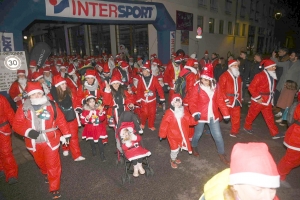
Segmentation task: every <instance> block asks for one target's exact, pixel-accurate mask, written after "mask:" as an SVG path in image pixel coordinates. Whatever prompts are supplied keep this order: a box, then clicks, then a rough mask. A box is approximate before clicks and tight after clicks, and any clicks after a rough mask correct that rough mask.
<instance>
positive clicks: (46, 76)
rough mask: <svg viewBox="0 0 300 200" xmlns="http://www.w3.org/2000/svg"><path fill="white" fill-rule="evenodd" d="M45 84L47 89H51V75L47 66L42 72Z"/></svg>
mask: <svg viewBox="0 0 300 200" xmlns="http://www.w3.org/2000/svg"><path fill="white" fill-rule="evenodd" d="M41 71H42V72H43V76H44V80H45V83H46V85H47V87H48V88H49V89H51V87H52V73H51V69H50V67H49V66H46V67H44V68H43V69H42V70H41Z"/></svg>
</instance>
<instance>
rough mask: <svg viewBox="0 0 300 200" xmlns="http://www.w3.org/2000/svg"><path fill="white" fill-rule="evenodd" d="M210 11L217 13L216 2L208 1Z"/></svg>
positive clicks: (214, 0) (215, 0) (213, 0)
mask: <svg viewBox="0 0 300 200" xmlns="http://www.w3.org/2000/svg"><path fill="white" fill-rule="evenodd" d="M210 10H212V11H218V0H210Z"/></svg>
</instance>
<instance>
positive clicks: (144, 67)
mask: <svg viewBox="0 0 300 200" xmlns="http://www.w3.org/2000/svg"><path fill="white" fill-rule="evenodd" d="M141 69H145V70H148V71H149V72H150V69H148V68H147V67H141Z"/></svg>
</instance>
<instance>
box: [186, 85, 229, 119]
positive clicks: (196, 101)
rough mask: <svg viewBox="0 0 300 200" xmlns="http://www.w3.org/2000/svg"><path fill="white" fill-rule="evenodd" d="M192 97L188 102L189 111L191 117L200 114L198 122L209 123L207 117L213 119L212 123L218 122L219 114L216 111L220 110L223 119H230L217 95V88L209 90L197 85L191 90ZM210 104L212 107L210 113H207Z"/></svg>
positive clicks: (220, 98) (222, 101)
mask: <svg viewBox="0 0 300 200" xmlns="http://www.w3.org/2000/svg"><path fill="white" fill-rule="evenodd" d="M210 92H211V93H210ZM209 93H210V94H211V96H210V95H209ZM192 96H193V98H192V100H191V101H190V104H189V109H190V112H191V114H192V116H195V115H196V114H201V117H200V120H199V122H201V123H209V120H210V119H209V117H213V119H214V121H217V120H219V117H220V112H219V110H218V109H220V111H221V113H222V115H223V116H224V118H225V119H226V118H230V115H229V110H228V108H227V106H226V104H225V102H224V100H223V98H222V96H220V95H219V92H218V88H215V89H212V90H211V89H209V88H208V87H204V86H200V84H197V85H196V86H195V87H194V88H193V90H192ZM210 104H211V105H212V113H209V105H210Z"/></svg>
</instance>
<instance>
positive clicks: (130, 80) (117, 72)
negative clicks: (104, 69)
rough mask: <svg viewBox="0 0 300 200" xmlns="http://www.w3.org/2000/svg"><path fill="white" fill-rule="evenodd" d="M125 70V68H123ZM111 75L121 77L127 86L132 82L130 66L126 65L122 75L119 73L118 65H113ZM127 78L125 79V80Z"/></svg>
mask: <svg viewBox="0 0 300 200" xmlns="http://www.w3.org/2000/svg"><path fill="white" fill-rule="evenodd" d="M123 71H124V72H125V70H123ZM113 76H120V77H121V80H122V82H123V83H124V84H125V85H126V86H128V85H130V84H131V83H132V70H131V67H128V68H127V71H126V77H124V76H123V74H122V73H121V71H120V69H119V67H115V68H114V69H113V72H112V75H111V77H113ZM126 80H127V81H126Z"/></svg>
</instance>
